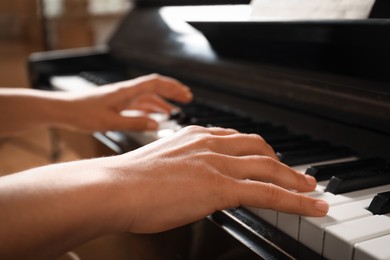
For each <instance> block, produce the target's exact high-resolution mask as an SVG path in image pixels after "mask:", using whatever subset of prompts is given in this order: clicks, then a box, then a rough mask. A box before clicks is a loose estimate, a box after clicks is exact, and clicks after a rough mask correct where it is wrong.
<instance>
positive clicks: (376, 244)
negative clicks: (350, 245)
mask: <svg viewBox="0 0 390 260" xmlns="http://www.w3.org/2000/svg"><path fill="white" fill-rule="evenodd" d="M389 245H390V235H386V236H381V237H377V238H374V239H370V240H367V241H364V242H360V243H357V244H356V245H355V249H354V250H355V253H354V258H353V259H354V260H388V259H390V247H389Z"/></svg>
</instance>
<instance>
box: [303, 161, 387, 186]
mask: <svg viewBox="0 0 390 260" xmlns="http://www.w3.org/2000/svg"><path fill="white" fill-rule="evenodd" d="M385 166H386V161H385V160H383V159H381V158H367V159H360V160H356V161H350V162H341V163H333V164H325V165H318V166H311V167H309V168H308V169H307V170H306V174H309V175H311V176H313V177H315V178H316V180H317V181H324V180H329V179H330V178H331V177H332V176H338V175H340V174H346V173H351V172H354V173H358V172H363V171H371V170H379V169H382V168H384V167H385Z"/></svg>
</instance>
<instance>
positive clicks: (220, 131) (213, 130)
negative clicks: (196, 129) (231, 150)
mask: <svg viewBox="0 0 390 260" xmlns="http://www.w3.org/2000/svg"><path fill="white" fill-rule="evenodd" d="M205 129H206V131H207V132H208V133H210V134H212V135H221V136H223V135H233V134H238V133H239V132H238V131H237V130H234V129H231V128H221V127H208V128H205Z"/></svg>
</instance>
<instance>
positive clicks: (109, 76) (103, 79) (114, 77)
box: [79, 71, 128, 86]
mask: <svg viewBox="0 0 390 260" xmlns="http://www.w3.org/2000/svg"><path fill="white" fill-rule="evenodd" d="M79 76H80V77H82V78H85V79H86V80H89V81H91V82H92V83H95V84H96V85H98V86H101V85H106V84H110V83H114V82H118V81H123V80H127V79H128V76H127V75H125V73H123V72H120V71H82V72H80V73H79Z"/></svg>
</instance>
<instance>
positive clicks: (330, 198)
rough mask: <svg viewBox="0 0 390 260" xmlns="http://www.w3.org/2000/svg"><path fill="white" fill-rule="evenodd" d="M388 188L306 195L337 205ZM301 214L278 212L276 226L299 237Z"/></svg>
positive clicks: (369, 195) (387, 186) (371, 195)
mask: <svg viewBox="0 0 390 260" xmlns="http://www.w3.org/2000/svg"><path fill="white" fill-rule="evenodd" d="M389 189H390V185H384V186H379V187H374V188H370V189H365V190H359V191H354V192H349V193H345V194H338V195H335V194H332V193H329V192H322V193H321V192H316V193H312V194H308V196H311V197H315V198H318V199H322V200H325V201H326V202H328V203H329V206H330V207H332V206H337V205H341V204H346V203H351V202H354V201H358V200H363V199H370V198H373V197H374V196H375V195H376V194H377V193H378V192H383V191H387V190H389ZM300 218H301V216H298V215H294V214H286V213H280V212H279V213H278V216H277V224H276V227H277V228H278V229H280V230H281V231H283V232H284V233H286V234H288V235H289V236H291V237H292V238H294V239H298V237H299V225H300V222H301V220H300Z"/></svg>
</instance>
